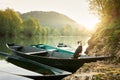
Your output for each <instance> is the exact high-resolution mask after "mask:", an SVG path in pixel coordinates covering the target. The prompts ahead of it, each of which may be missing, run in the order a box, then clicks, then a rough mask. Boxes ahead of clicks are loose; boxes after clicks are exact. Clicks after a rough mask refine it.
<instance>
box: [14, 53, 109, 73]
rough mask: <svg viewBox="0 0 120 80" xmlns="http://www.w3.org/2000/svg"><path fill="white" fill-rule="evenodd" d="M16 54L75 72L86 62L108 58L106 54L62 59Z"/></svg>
mask: <svg viewBox="0 0 120 80" xmlns="http://www.w3.org/2000/svg"><path fill="white" fill-rule="evenodd" d="M15 54H16V55H18V56H22V57H24V58H27V59H30V60H34V61H36V62H39V63H42V64H46V65H49V66H52V67H56V68H59V69H63V70H66V71H70V72H75V71H76V70H77V69H78V68H80V67H81V66H82V65H83V64H84V63H89V62H95V61H97V60H105V59H107V58H108V57H104V56H99V57H81V58H80V59H61V58H53V57H52V58H51V57H43V56H35V55H26V54H22V53H17V52H16V53H15Z"/></svg>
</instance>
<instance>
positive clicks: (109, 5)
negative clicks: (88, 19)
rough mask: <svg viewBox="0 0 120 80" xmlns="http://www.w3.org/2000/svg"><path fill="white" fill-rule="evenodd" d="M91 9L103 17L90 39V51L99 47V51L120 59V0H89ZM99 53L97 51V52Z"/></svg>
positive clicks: (117, 60)
mask: <svg viewBox="0 0 120 80" xmlns="http://www.w3.org/2000/svg"><path fill="white" fill-rule="evenodd" d="M89 2H90V9H91V10H92V11H93V12H96V13H97V14H98V16H99V17H100V19H101V22H100V23H99V24H98V25H97V30H96V32H95V33H94V35H93V36H92V38H91V39H90V40H89V45H90V46H89V48H88V49H89V51H90V50H91V49H93V48H94V47H97V48H98V47H99V45H101V49H99V51H98V53H99V52H100V51H101V52H102V53H104V54H108V55H112V56H114V57H115V58H114V59H113V60H114V61H116V62H120V61H119V57H120V56H119V55H120V53H119V51H120V50H119V48H120V0H89ZM96 54H97V53H96Z"/></svg>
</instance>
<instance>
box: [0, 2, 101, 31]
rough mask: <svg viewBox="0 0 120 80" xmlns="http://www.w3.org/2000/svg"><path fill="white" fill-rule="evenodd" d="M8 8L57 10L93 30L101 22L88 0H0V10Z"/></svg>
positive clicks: (27, 10)
mask: <svg viewBox="0 0 120 80" xmlns="http://www.w3.org/2000/svg"><path fill="white" fill-rule="evenodd" d="M6 8H10V9H13V10H15V11H19V12H21V13H25V12H30V11H55V12H58V13H61V14H64V15H66V16H68V17H70V18H71V19H73V20H74V21H76V22H77V23H79V24H81V25H83V26H85V27H86V28H87V29H89V30H93V29H94V27H95V24H96V23H97V22H99V19H98V17H97V16H95V15H93V14H90V11H89V4H88V2H87V0H0V10H4V9H6Z"/></svg>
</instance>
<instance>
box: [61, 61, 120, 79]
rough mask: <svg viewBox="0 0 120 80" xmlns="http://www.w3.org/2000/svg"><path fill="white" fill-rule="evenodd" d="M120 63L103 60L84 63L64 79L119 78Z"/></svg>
mask: <svg viewBox="0 0 120 80" xmlns="http://www.w3.org/2000/svg"><path fill="white" fill-rule="evenodd" d="M119 79H120V64H117V65H114V64H108V63H106V62H103V61H98V62H92V63H86V64H84V65H83V66H82V67H81V68H80V69H78V70H77V71H76V72H75V73H74V74H72V75H70V76H67V77H65V78H64V79H62V80H119Z"/></svg>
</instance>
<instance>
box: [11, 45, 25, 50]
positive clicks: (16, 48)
mask: <svg viewBox="0 0 120 80" xmlns="http://www.w3.org/2000/svg"><path fill="white" fill-rule="evenodd" d="M12 47H13V48H14V49H15V50H17V51H19V50H21V49H22V48H23V46H11V48H12Z"/></svg>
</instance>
